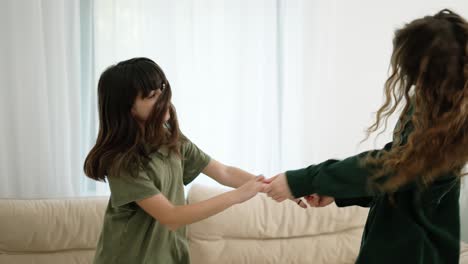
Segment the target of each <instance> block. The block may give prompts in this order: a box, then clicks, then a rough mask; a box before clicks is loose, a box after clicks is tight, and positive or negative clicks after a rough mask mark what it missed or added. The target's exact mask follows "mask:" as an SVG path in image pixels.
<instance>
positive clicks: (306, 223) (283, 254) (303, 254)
mask: <svg viewBox="0 0 468 264" xmlns="http://www.w3.org/2000/svg"><path fill="white" fill-rule="evenodd" d="M223 191H224V190H223V189H220V188H216V187H206V186H201V185H194V186H192V187H191V189H190V191H189V195H188V201H189V203H195V202H199V201H202V200H206V199H208V198H210V197H213V196H215V195H217V194H219V193H221V192H223ZM367 213H368V210H367V209H365V208H360V207H355V206H353V207H347V208H337V207H336V206H335V205H334V204H332V205H330V206H328V207H323V208H308V209H302V208H300V207H299V206H298V205H296V204H295V203H294V202H292V201H285V202H283V203H276V202H275V201H273V200H272V199H271V198H269V197H267V196H266V195H265V194H258V195H257V196H256V197H254V198H253V199H251V200H249V201H248V202H246V203H243V204H239V205H235V206H233V207H231V208H229V209H228V210H226V211H224V212H222V213H219V214H217V215H215V216H213V217H211V218H209V219H206V220H203V221H200V222H198V223H195V224H192V225H190V226H189V229H188V234H189V235H188V237H189V242H190V253H191V257H192V261H193V263H205V264H210V263H223V264H227V263H256V264H261V263H335V264H339V263H354V261H355V259H356V257H357V254H358V251H359V246H360V241H361V235H362V231H363V227H364V224H365V221H366V218H367Z"/></svg>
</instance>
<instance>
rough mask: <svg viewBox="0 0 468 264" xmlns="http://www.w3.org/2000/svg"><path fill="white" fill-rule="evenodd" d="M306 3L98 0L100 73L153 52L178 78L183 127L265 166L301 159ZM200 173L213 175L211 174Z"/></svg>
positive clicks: (239, 162)
mask: <svg viewBox="0 0 468 264" xmlns="http://www.w3.org/2000/svg"><path fill="white" fill-rule="evenodd" d="M301 5H302V2H294V3H289V2H287V1H270V0H260V1H259V0H256V1H250V0H243V1H206V0H201V1H187V0H185V1H150V0H147V1H144V0H141V1H115V0H106V1H96V2H95V5H94V23H95V24H94V25H95V27H94V36H95V43H94V44H95V67H96V71H95V76H96V77H97V76H99V74H100V73H101V72H102V71H103V70H104V69H105V67H107V66H108V65H110V64H113V63H116V62H118V61H120V60H124V59H128V58H131V57H136V56H145V57H149V58H151V59H153V60H155V61H156V62H157V63H158V64H160V66H161V67H162V68H163V69H164V71H165V72H166V74H167V76H168V79H169V81H170V82H171V84H172V87H173V94H174V95H173V101H174V104H175V106H176V108H177V110H178V114H179V119H180V123H181V128H182V130H183V132H184V133H185V134H186V135H188V136H189V137H190V138H191V139H192V141H194V142H195V143H196V144H198V145H199V147H201V148H202V149H203V150H204V151H206V152H207V153H209V154H210V155H211V156H212V157H213V158H215V159H218V160H220V161H222V162H224V163H227V164H232V165H235V166H239V167H241V168H244V169H246V170H248V171H251V172H253V173H257V174H259V173H265V174H266V175H271V174H273V173H277V172H279V171H280V170H281V169H284V168H286V167H291V166H298V165H300V164H302V163H303V162H302V161H303V153H302V151H303V144H302V139H303V134H304V133H303V128H302V121H303V113H304V111H303V104H302V101H301V99H302V89H303V86H302V85H301V83H302V71H303V67H302V63H303V61H302V60H303V54H302V31H301V30H302V27H303V24H304V23H303V21H302V19H303V13H302V8H301ZM93 89H94V87H93ZM285 153H287V155H284V154H285ZM197 181H198V182H203V183H205V184H213V181H211V180H210V179H209V178H207V177H205V176H201V177H200V178H199V179H198V180H197Z"/></svg>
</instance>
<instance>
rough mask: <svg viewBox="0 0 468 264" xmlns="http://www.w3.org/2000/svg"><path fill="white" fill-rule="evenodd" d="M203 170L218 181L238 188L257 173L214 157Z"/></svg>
mask: <svg viewBox="0 0 468 264" xmlns="http://www.w3.org/2000/svg"><path fill="white" fill-rule="evenodd" d="M202 172H203V174H205V175H207V176H209V177H210V178H212V179H213V180H215V181H217V182H218V183H220V184H222V185H225V186H229V187H233V188H237V187H239V186H241V185H242V184H244V183H246V182H248V181H250V180H252V179H254V178H255V175H253V174H251V173H248V172H246V171H243V170H241V169H239V168H236V167H231V166H226V165H224V164H222V163H221V162H219V161H216V160H214V159H211V160H210V162H209V163H208V165H207V166H206V167H205V168H204V169H203V171H202Z"/></svg>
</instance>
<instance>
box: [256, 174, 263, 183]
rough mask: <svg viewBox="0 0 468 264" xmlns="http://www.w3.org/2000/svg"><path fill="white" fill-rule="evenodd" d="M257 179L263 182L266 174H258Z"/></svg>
mask: <svg viewBox="0 0 468 264" xmlns="http://www.w3.org/2000/svg"><path fill="white" fill-rule="evenodd" d="M255 180H256V181H261V182H263V181H264V180H265V176H263V175H258V176H257V177H255Z"/></svg>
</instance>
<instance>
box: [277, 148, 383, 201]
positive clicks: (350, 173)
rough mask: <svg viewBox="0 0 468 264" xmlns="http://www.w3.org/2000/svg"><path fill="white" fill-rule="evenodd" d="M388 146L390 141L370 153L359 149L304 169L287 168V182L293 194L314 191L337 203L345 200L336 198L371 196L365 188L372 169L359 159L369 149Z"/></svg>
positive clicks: (300, 194)
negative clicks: (343, 157)
mask: <svg viewBox="0 0 468 264" xmlns="http://www.w3.org/2000/svg"><path fill="white" fill-rule="evenodd" d="M391 148H392V143H388V144H387V145H385V147H384V148H383V149H382V150H373V151H372V153H370V152H369V151H368V152H363V153H361V154H359V155H356V156H352V157H349V158H347V159H344V160H334V159H330V160H327V161H325V162H323V163H320V164H318V165H311V166H309V167H307V168H304V169H299V170H293V171H287V172H286V178H287V181H288V185H289V187H290V189H291V192H292V194H293V196H294V197H303V196H305V195H309V194H312V193H318V194H319V195H327V196H331V197H334V198H335V199H338V203H340V202H343V204H346V201H342V200H340V199H341V198H347V199H349V198H352V199H355V198H361V199H362V198H363V197H372V196H374V194H373V193H372V191H371V190H369V188H368V180H369V177H370V176H371V175H372V170H371V169H370V168H367V167H365V166H363V164H362V159H363V158H364V157H366V156H367V155H368V154H369V153H370V154H371V155H380V153H382V152H384V151H388V150H390V149H391ZM356 201H358V200H356ZM348 202H350V201H348ZM338 205H339V204H338Z"/></svg>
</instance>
